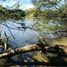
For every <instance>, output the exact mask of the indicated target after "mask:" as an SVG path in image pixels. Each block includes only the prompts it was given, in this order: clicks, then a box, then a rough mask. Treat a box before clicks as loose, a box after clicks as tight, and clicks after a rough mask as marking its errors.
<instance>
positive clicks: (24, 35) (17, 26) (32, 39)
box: [0, 19, 67, 48]
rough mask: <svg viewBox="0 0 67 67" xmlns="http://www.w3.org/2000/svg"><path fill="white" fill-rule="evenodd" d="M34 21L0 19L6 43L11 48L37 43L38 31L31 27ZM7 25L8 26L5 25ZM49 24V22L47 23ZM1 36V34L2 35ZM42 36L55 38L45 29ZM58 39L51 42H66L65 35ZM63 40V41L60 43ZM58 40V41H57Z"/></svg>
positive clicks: (50, 38)
mask: <svg viewBox="0 0 67 67" xmlns="http://www.w3.org/2000/svg"><path fill="white" fill-rule="evenodd" d="M35 23H36V21H35V20H34V21H33V20H29V19H25V20H18V21H15V20H5V21H2V24H1V25H0V26H1V28H3V29H4V30H5V32H6V34H7V36H8V43H9V44H10V46H11V47H12V48H17V47H23V46H25V45H29V44H37V43H38V37H37V35H38V32H36V31H34V30H33V29H32V26H33V25H34V24H35ZM7 26H8V27H7ZM22 26H26V27H27V28H22ZM48 26H49V24H48ZM2 36H3V35H2ZM44 36H45V37H46V38H47V39H49V40H53V39H55V38H56V35H54V34H52V32H51V31H49V32H48V31H45V33H44ZM58 39H59V40H53V43H56V44H63V43H64V44H67V42H66V41H67V37H65V38H63V37H62V40H61V38H58ZM62 41H63V43H62ZM59 42H60V43H59Z"/></svg>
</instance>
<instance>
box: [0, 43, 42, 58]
mask: <svg viewBox="0 0 67 67" xmlns="http://www.w3.org/2000/svg"><path fill="white" fill-rule="evenodd" d="M39 50H41V49H40V48H39V47H38V46H37V45H36V44H33V45H28V46H24V47H21V48H16V49H11V50H10V51H7V52H4V53H2V54H0V58H4V57H7V56H14V55H17V54H20V53H26V52H31V51H39Z"/></svg>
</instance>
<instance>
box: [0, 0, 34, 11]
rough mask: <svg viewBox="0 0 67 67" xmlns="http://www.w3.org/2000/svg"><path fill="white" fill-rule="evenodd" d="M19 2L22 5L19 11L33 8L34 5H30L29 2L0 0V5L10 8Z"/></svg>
mask: <svg viewBox="0 0 67 67" xmlns="http://www.w3.org/2000/svg"><path fill="white" fill-rule="evenodd" d="M18 1H19V2H20V3H21V4H22V5H21V6H20V9H23V10H25V9H29V8H34V5H33V4H32V2H31V0H6V1H3V0H0V4H2V5H3V6H4V7H8V8H10V7H12V6H13V5H14V4H15V3H17V2H18Z"/></svg>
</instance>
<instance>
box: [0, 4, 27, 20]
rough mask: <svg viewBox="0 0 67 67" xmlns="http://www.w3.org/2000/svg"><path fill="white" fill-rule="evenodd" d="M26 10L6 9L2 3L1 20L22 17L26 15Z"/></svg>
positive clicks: (0, 9)
mask: <svg viewBox="0 0 67 67" xmlns="http://www.w3.org/2000/svg"><path fill="white" fill-rule="evenodd" d="M25 15H26V14H25V12H24V11H23V10H20V9H12V10H9V9H6V8H4V7H2V5H0V20H6V19H15V20H18V19H22V18H23V17H25Z"/></svg>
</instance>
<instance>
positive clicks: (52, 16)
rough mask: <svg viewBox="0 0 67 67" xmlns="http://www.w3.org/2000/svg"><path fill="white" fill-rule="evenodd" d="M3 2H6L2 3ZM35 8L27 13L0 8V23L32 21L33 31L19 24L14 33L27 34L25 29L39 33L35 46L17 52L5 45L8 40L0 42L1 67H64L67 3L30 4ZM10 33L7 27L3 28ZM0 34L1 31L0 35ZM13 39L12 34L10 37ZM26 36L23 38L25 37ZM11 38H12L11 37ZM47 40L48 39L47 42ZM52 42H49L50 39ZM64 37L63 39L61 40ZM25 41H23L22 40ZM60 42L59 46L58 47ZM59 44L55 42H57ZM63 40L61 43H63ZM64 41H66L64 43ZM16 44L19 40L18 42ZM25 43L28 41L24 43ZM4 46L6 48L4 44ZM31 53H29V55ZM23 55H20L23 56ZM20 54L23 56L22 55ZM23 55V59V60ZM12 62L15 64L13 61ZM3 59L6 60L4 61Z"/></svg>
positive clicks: (37, 0) (66, 59) (48, 0)
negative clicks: (33, 20)
mask: <svg viewBox="0 0 67 67" xmlns="http://www.w3.org/2000/svg"><path fill="white" fill-rule="evenodd" d="M4 1H6V0H4ZM31 1H32V3H33V5H34V6H35V8H31V9H27V10H26V11H23V10H20V9H18V8H17V9H12V10H9V9H6V8H4V7H2V5H0V20H7V19H12V20H19V19H22V18H23V17H25V18H26V19H35V20H36V23H34V25H32V28H30V27H27V26H26V25H25V24H24V23H21V27H16V26H15V27H16V28H17V30H22V29H23V30H22V31H24V32H25V31H27V28H29V29H33V30H35V31H37V32H38V35H37V37H38V40H39V42H38V43H37V44H29V45H27V46H24V47H20V48H15V49H13V48H11V47H10V46H8V45H9V44H8V43H7V41H8V38H7V35H6V33H4V34H5V36H6V39H7V40H6V39H3V40H1V39H0V50H1V48H2V51H1V52H0V62H1V61H2V62H3V64H2V62H1V64H2V65H1V66H2V67H4V65H5V66H6V67H7V66H9V67H10V66H12V65H14V67H15V65H20V66H24V67H27V66H28V67H35V66H36V67H39V65H40V67H44V66H51V67H52V66H67V3H66V1H65V0H63V2H64V4H60V2H61V1H62V0H31ZM5 26H6V27H7V28H8V30H9V32H10V33H11V31H10V27H9V26H7V24H5ZM13 29H14V28H13ZM0 32H2V31H0ZM11 35H12V33H11ZM25 35H26V34H25ZM12 37H13V38H14V36H13V35H12ZM47 37H48V38H47ZM50 37H51V38H52V39H51V38H50ZM62 37H64V38H65V39H64V38H62ZM25 38H26V37H25ZM59 38H61V41H62V43H59V41H60V40H59ZM56 40H58V41H56ZM63 40H64V41H63ZM65 40H66V41H65ZM17 41H18V40H17ZM26 42H27V40H26ZM5 43H6V44H5ZM31 52H32V53H31ZM22 53H23V54H22ZM27 53H28V54H27ZM21 54H22V55H21ZM23 55H24V56H23ZM14 56H15V58H16V59H17V60H18V61H15V60H13V59H12V58H13V57H14ZM4 58H6V59H5V60H4Z"/></svg>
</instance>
